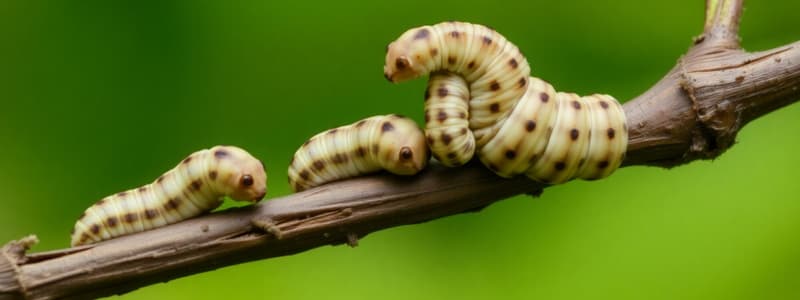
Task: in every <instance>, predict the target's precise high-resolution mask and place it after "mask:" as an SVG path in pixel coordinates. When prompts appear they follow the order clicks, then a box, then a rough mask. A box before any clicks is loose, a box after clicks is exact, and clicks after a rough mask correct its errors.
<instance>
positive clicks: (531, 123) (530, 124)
mask: <svg viewBox="0 0 800 300" xmlns="http://www.w3.org/2000/svg"><path fill="white" fill-rule="evenodd" d="M534 129H536V122H535V121H533V120H528V122H525V130H527V131H528V132H531V131H533V130H534Z"/></svg>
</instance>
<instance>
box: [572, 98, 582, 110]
mask: <svg viewBox="0 0 800 300" xmlns="http://www.w3.org/2000/svg"><path fill="white" fill-rule="evenodd" d="M572 107H574V108H575V109H581V104H580V103H578V101H576V100H572Z"/></svg>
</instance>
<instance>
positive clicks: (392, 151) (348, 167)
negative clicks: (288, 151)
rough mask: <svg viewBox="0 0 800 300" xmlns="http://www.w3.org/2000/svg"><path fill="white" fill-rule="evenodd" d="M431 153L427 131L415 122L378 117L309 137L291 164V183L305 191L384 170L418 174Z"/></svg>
mask: <svg viewBox="0 0 800 300" xmlns="http://www.w3.org/2000/svg"><path fill="white" fill-rule="evenodd" d="M429 157H430V155H429V154H428V147H427V146H426V145H425V137H424V135H423V133H422V130H421V129H420V128H419V127H418V126H417V124H416V123H414V121H413V120H411V119H408V118H406V117H403V116H399V115H387V116H375V117H370V118H367V119H364V120H361V121H358V122H356V123H354V124H351V125H347V126H341V127H338V128H334V129H331V130H328V131H325V132H322V133H319V134H317V135H315V136H313V137H312V138H311V139H309V140H308V141H306V142H305V143H304V144H303V146H301V147H300V149H298V150H297V152H296V153H295V154H294V157H293V158H292V162H291V163H290V164H289V185H290V186H291V187H292V189H293V190H294V191H296V192H299V191H303V190H306V189H308V188H311V187H315V186H318V185H322V184H324V183H327V182H331V181H335V180H339V179H344V178H349V177H354V176H358V175H362V174H367V173H372V172H376V171H379V170H382V169H383V170H387V171H389V172H391V173H394V174H398V175H413V174H416V173H417V172H419V171H421V170H422V169H424V168H425V166H426V165H427V163H428V159H429Z"/></svg>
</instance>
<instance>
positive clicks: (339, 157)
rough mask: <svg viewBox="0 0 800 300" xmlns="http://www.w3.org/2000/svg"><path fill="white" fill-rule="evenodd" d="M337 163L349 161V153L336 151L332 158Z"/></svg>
mask: <svg viewBox="0 0 800 300" xmlns="http://www.w3.org/2000/svg"><path fill="white" fill-rule="evenodd" d="M331 161H333V163H335V164H343V163H345V162H347V155H345V154H342V153H336V154H335V155H334V156H333V158H332V159H331Z"/></svg>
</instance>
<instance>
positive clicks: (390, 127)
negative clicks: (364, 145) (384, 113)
mask: <svg viewBox="0 0 800 300" xmlns="http://www.w3.org/2000/svg"><path fill="white" fill-rule="evenodd" d="M392 130H394V125H392V123H390V122H383V125H381V131H382V132H387V131H392Z"/></svg>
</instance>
